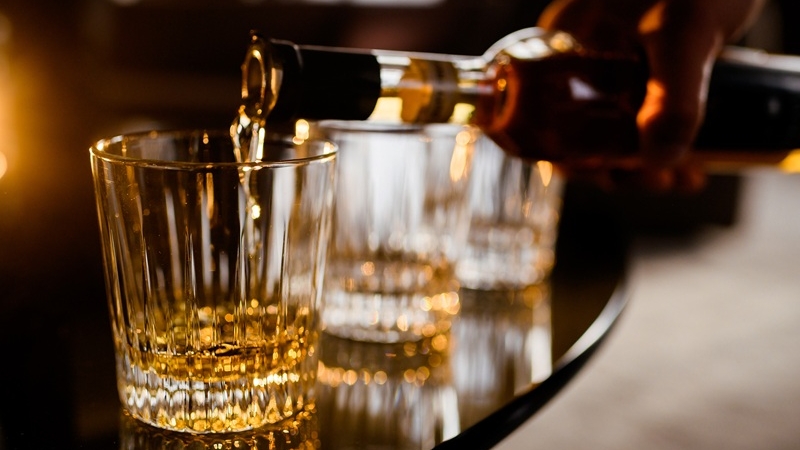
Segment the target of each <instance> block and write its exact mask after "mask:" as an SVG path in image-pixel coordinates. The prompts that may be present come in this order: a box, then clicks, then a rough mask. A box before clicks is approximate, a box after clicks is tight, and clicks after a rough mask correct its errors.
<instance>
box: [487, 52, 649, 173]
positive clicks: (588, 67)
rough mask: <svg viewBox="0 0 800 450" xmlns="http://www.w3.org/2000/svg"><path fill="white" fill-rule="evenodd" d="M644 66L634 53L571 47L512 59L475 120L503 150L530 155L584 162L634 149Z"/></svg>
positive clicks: (499, 71) (501, 70)
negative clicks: (536, 56)
mask: <svg viewBox="0 0 800 450" xmlns="http://www.w3.org/2000/svg"><path fill="white" fill-rule="evenodd" d="M646 79H647V72H646V69H645V68H644V64H643V63H642V62H641V61H639V60H637V59H635V58H631V57H621V56H615V55H604V54H589V53H584V52H571V53H563V54H556V55H552V56H549V57H547V58H543V59H534V60H522V59H517V58H510V59H509V60H508V62H507V63H506V64H501V65H499V66H498V69H497V73H496V76H494V77H493V78H492V81H491V82H492V83H494V86H493V87H492V91H493V95H491V96H487V97H483V98H481V100H480V101H479V105H478V108H477V110H476V116H475V122H476V124H477V125H478V126H480V127H481V129H482V130H483V131H484V132H485V133H486V134H487V135H488V136H490V137H491V138H492V139H493V140H494V141H495V142H497V143H498V145H500V146H501V147H502V148H503V149H504V150H506V151H507V152H509V153H512V154H514V155H517V156H521V157H523V158H526V159H530V160H540V159H544V160H549V161H553V162H570V161H578V162H580V161H587V160H591V159H593V158H594V159H596V158H607V157H619V156H625V155H630V154H632V153H634V152H635V149H636V148H637V145H638V132H637V128H636V114H637V112H638V110H639V107H640V106H641V104H642V101H643V99H644V94H645V83H646Z"/></svg>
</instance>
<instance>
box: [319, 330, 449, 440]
mask: <svg viewBox="0 0 800 450" xmlns="http://www.w3.org/2000/svg"><path fill="white" fill-rule="evenodd" d="M450 342H451V340H450V335H449V333H442V334H437V335H435V336H433V337H430V338H425V339H422V340H420V341H417V342H403V343H396V344H378V343H368V342H358V341H353V340H349V339H343V338H337V337H334V336H331V335H324V337H323V338H322V339H321V347H322V348H321V354H320V368H319V372H318V378H317V381H318V385H317V388H318V392H317V394H318V395H317V407H318V409H319V412H320V420H321V422H322V423H321V424H320V430H321V432H320V439H321V441H322V442H323V444H324V447H326V448H387V449H389V448H432V447H434V446H435V445H437V444H439V443H441V442H442V441H444V440H446V439H449V438H451V437H453V436H455V435H456V434H458V433H459V431H460V425H459V417H458V400H457V398H456V395H455V391H454V389H453V385H452V372H451V367H450Z"/></svg>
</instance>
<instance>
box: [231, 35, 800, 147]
mask: <svg viewBox="0 0 800 450" xmlns="http://www.w3.org/2000/svg"><path fill="white" fill-rule="evenodd" d="M798 61H800V58H797V57H790V56H770V55H766V54H764V53H761V52H757V51H755V50H748V49H729V50H728V52H727V53H724V54H723V55H722V56H721V57H720V58H719V59H718V61H717V62H716V65H715V67H714V71H713V73H712V78H711V83H710V87H709V96H708V105H707V111H706V117H705V121H704V124H703V127H702V128H701V130H700V133H699V135H698V137H697V141H696V144H697V147H698V148H699V149H700V150H703V149H705V150H707V151H704V152H700V153H703V154H705V155H707V158H706V159H708V160H709V161H712V162H713V161H716V162H720V161H721V162H723V163H724V162H726V161H728V162H729V161H733V160H736V161H745V162H767V163H776V162H778V161H780V160H781V159H783V157H784V156H786V154H787V153H788V151H789V149H793V148H797V147H800V62H798ZM242 74H243V83H242V97H243V100H244V102H243V105H242V108H241V110H240V115H246V116H248V117H258V118H261V119H263V120H265V121H266V122H267V123H270V122H273V123H281V122H291V121H294V120H296V119H307V120H323V119H340V120H373V121H393V122H398V121H400V122H405V123H441V122H456V123H465V124H467V123H469V124H474V125H477V126H479V127H480V128H481V129H482V130H483V131H484V132H485V133H486V134H487V135H488V136H490V137H491V138H492V139H493V140H495V141H496V142H497V143H498V144H499V145H500V146H501V147H503V149H504V150H506V151H507V152H509V153H512V154H516V155H519V156H522V157H524V158H528V159H544V160H549V161H553V162H587V161H592V160H594V159H597V158H624V157H625V156H628V155H631V154H633V153H634V152H635V149H636V147H637V142H638V136H637V128H636V121H635V118H636V114H637V112H638V110H639V107H640V105H641V103H642V101H643V98H644V94H645V84H646V80H647V69H646V64H645V63H644V61H643V60H642V59H641V57H639V56H637V55H628V54H615V53H601V52H594V51H591V50H588V49H586V48H584V47H582V46H581V45H580V44H579V43H578V42H576V40H575V39H574V38H573V37H572V36H571V35H569V34H567V33H564V32H557V31H556V32H551V31H545V30H543V29H541V28H526V29H523V30H520V31H517V32H515V33H512V34H510V35H508V36H507V37H505V38H503V39H501V40H500V41H498V42H497V43H496V44H495V45H493V46H492V47H491V48H489V49H488V50H487V51H486V52H485V53H484V55H482V56H477V57H476V56H455V55H438V54H427V53H408V52H398V51H385V50H359V49H343V48H329V47H315V46H299V45H295V44H293V43H291V42H287V41H280V40H274V39H266V38H263V37H261V36H259V35H258V34H257V33H253V35H252V40H251V44H250V47H249V49H248V52H247V54H246V57H245V61H244V63H243V66H242Z"/></svg>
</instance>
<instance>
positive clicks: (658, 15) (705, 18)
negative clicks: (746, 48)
mask: <svg viewBox="0 0 800 450" xmlns="http://www.w3.org/2000/svg"><path fill="white" fill-rule="evenodd" d="M764 1H765V0H555V1H553V2H552V3H551V4H550V5H549V6H548V7H547V9H546V10H545V11H544V13H543V14H542V15H541V17H540V20H539V26H541V27H543V28H546V29H552V30H561V31H566V32H569V33H570V34H572V35H573V36H575V38H577V40H578V41H579V42H581V43H582V44H583V45H584V46H586V47H589V48H591V49H594V50H602V51H631V52H643V53H644V55H645V56H646V57H647V61H648V66H649V67H648V68H649V74H650V75H649V76H650V78H649V80H648V82H647V93H646V95H645V99H644V102H643V104H642V107H641V108H640V110H639V112H638V115H637V126H638V129H639V141H640V155H641V158H639V160H638V162H637V163H636V164H634V165H630V166H628V167H617V168H615V169H614V170H605V171H589V170H582V171H581V173H576V174H575V175H578V176H584V177H593V178H595V180H596V181H598V182H599V183H600V184H601V185H606V186H609V187H614V186H620V185H622V186H624V185H629V184H634V185H644V186H645V187H647V188H650V189H652V190H669V189H673V188H677V189H685V190H697V189H699V188H700V187H701V186H702V185H703V182H704V179H705V174H704V172H703V170H702V169H701V168H700V166H699V165H695V164H692V163H691V161H690V158H689V154H690V148H691V144H692V142H693V140H694V138H695V135H696V133H697V131H698V128H699V127H700V124H701V122H702V119H703V116H704V114H705V102H706V94H707V89H708V81H709V78H710V76H711V69H712V66H713V63H714V60H715V58H716V56H717V54H718V53H719V51H720V50H721V49H722V47H723V45H725V44H726V43H728V42H730V41H731V40H733V39H735V38H736V37H737V36H739V35H740V34H741V33H742V32H743V31H744V30H746V28H747V27H748V26H749V25H750V23H751V22H752V21H753V20H754V19H755V18H756V17H757V14H758V13H759V11H760V10H761V8H762V7H763V3H764ZM584 169H585V168H584Z"/></svg>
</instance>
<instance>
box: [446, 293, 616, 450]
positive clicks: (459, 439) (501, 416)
mask: <svg viewBox="0 0 800 450" xmlns="http://www.w3.org/2000/svg"><path fill="white" fill-rule="evenodd" d="M628 299H629V293H628V282H627V279H626V278H625V277H623V279H622V280H621V281H620V282H619V283H618V284H617V285H616V287H615V289H614V293H613V295H612V296H611V298H610V299H609V301H608V303H607V304H606V305H605V307H604V308H603V309H602V311H601V312H600V314H599V315H598V316H597V319H595V320H594V322H593V323H592V325H591V326H590V327H589V329H587V330H586V332H585V333H583V334H582V335H581V337H580V338H579V339H578V340H577V341H576V342H575V344H573V345H572V346H571V347H570V348H569V350H568V351H567V352H566V353H565V354H564V356H562V357H561V358H560V359H559V360H558V361H557V362H556V365H555V367H554V369H553V373H552V374H551V375H550V376H549V377H548V378H547V379H545V380H544V381H542V382H541V383H538V384H535V385H531V387H530V388H529V389H528V390H527V391H525V392H524V393H522V394H519V395H517V396H516V397H515V398H514V399H513V400H511V401H510V402H509V403H507V404H506V405H505V406H503V407H502V408H501V409H499V410H497V411H495V412H494V413H492V414H491V415H489V416H488V417H486V418H484V419H482V420H481V421H480V422H478V423H476V424H475V425H473V426H471V427H469V428H467V429H466V430H464V431H463V432H461V433H460V434H459V435H458V436H456V437H454V438H452V439H449V440H447V441H444V442H442V443H441V444H439V445H437V446H436V447H435V450H452V449H463V448H474V449H488V448H492V447H493V446H495V445H497V444H498V443H500V442H501V441H502V440H503V439H505V438H506V437H508V436H509V435H510V434H511V433H512V432H514V431H515V430H516V429H517V428H518V427H519V426H521V425H522V424H523V423H525V422H526V421H527V420H528V419H530V418H531V417H532V416H533V415H534V414H536V413H537V412H538V411H539V410H540V409H541V408H542V407H543V406H544V405H545V404H547V403H548V402H549V401H550V400H551V399H552V398H553V397H555V396H556V394H558V393H559V392H561V391H562V390H563V388H564V387H565V386H566V385H567V384H568V383H569V382H570V381H571V380H572V378H573V377H574V376H575V374H577V373H578V372H579V371H580V370H581V368H582V367H583V366H584V365H585V364H586V362H588V361H589V360H590V359H591V357H592V356H593V355H594V354H595V352H596V351H597V349H598V348H599V347H600V346H601V345H602V344H603V342H605V340H606V338H607V337H608V335H609V334H610V332H611V330H612V329H613V328H614V325H616V323H617V322H618V319H619V318H620V316H621V315H622V312H623V311H624V309H625V306H626V305H627V303H628Z"/></svg>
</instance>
